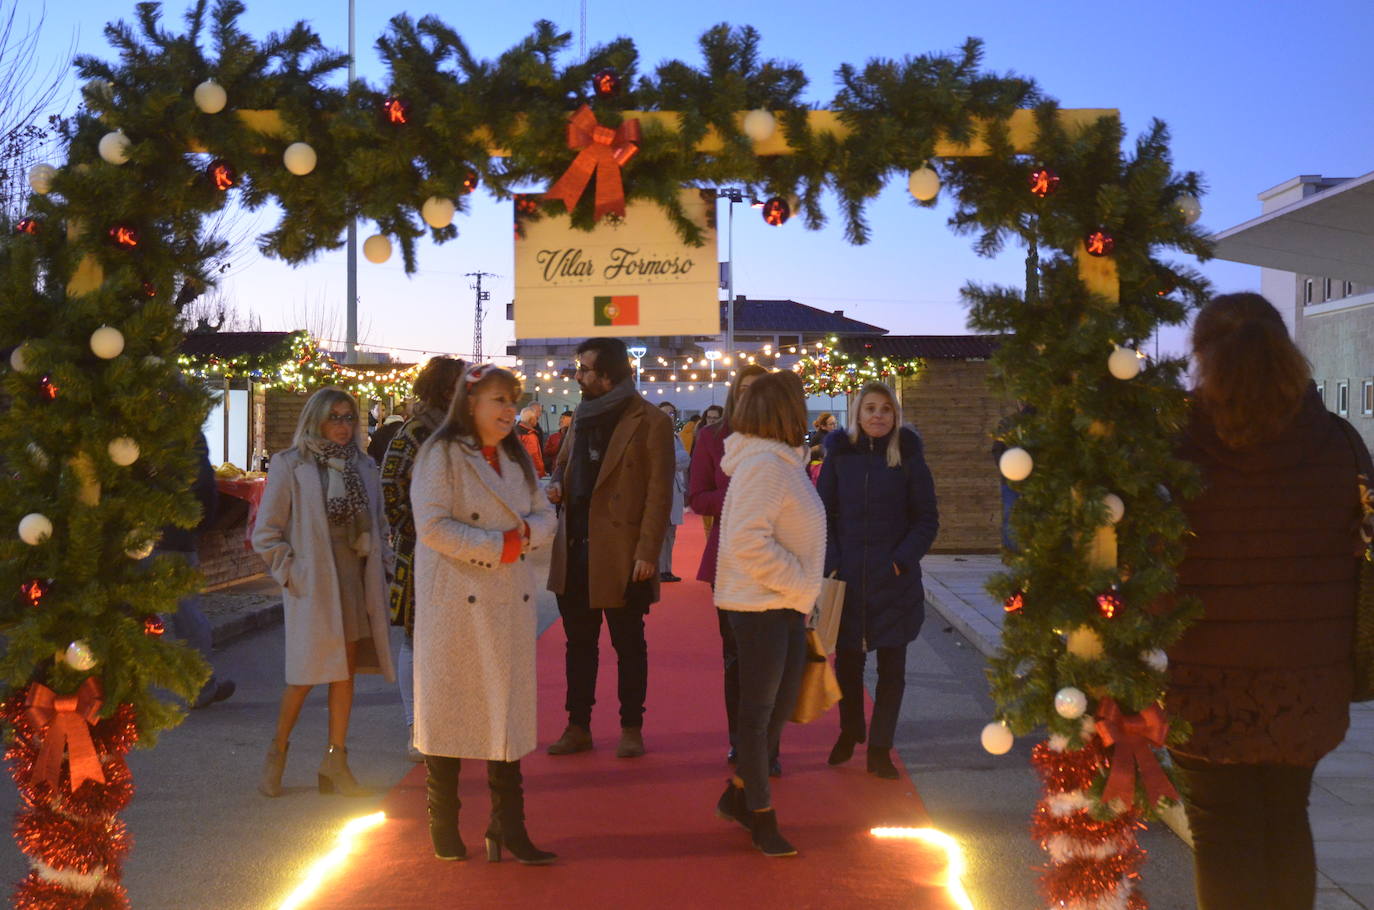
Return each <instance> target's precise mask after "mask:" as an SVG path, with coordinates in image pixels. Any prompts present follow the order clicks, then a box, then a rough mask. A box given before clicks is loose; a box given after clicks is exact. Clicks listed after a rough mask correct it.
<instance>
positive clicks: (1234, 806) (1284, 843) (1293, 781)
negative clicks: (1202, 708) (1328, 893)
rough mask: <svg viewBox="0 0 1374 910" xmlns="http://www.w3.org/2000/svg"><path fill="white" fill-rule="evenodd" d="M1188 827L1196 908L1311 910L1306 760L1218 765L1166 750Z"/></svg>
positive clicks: (1313, 883) (1313, 885) (1313, 876)
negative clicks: (1171, 755)
mask: <svg viewBox="0 0 1374 910" xmlns="http://www.w3.org/2000/svg"><path fill="white" fill-rule="evenodd" d="M1174 764H1175V765H1176V766H1177V767H1178V769H1179V771H1180V772H1181V774H1182V778H1183V783H1184V785H1185V787H1186V790H1185V795H1186V799H1185V801H1184V809H1185V810H1186V812H1187V814H1188V825H1189V827H1191V828H1192V831H1193V871H1194V878H1195V881H1196V886H1197V906H1198V910H1312V903H1313V901H1314V900H1315V897H1316V893H1317V860H1316V854H1315V851H1314V850H1313V847H1312V829H1311V827H1310V826H1309V825H1308V822H1307V797H1308V794H1309V792H1310V791H1311V789H1312V771H1313V766H1311V765H1223V764H1218V763H1214V762H1208V761H1203V760H1201V759H1196V758H1189V757H1187V756H1183V755H1178V754H1177V753H1175V754H1174Z"/></svg>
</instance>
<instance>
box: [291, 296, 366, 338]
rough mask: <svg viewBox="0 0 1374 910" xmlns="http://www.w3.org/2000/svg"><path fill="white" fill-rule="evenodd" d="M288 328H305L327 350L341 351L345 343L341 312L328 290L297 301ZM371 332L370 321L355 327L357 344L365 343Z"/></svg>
mask: <svg viewBox="0 0 1374 910" xmlns="http://www.w3.org/2000/svg"><path fill="white" fill-rule="evenodd" d="M288 328H289V330H290V331H299V330H301V329H304V330H305V331H307V332H309V333H310V335H311V337H313V338H316V339H318V340H319V342H320V346H321V347H323V348H325V349H327V350H342V348H343V346H344V341H343V340H342V339H343V337H344V331H343V315H342V307H341V305H340V303H339V302H338V301H337V300H335V299H332V298H331V297H330V295H329V292H328V290H326V289H323V288H322V289H320V290H318V291H316V292H315V293H314V295H313V296H311V297H309V298H303V299H301V300H297V301H296V304H295V306H294V307H292V309H291V317H290V326H289V327H288ZM371 334H372V320H371V319H369V320H368V321H367V323H366V324H365V325H361V326H359V327H358V343H359V344H366V343H367V339H368V337H369V336H370V335H371Z"/></svg>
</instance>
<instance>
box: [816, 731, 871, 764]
mask: <svg viewBox="0 0 1374 910" xmlns="http://www.w3.org/2000/svg"><path fill="white" fill-rule="evenodd" d="M862 741H863V740H859V739H855V738H854V737H852V736H850V735H849V734H848V733H846V732H844V731H843V730H841V731H840V738H839V739H837V740H835V747H834V748H833V749H831V750H830V757H829V758H827V759H826V760H825V761H826V764H830V765H842V764H844V763H845V762H847V761H849V760H850V759H851V758H853V757H854V747H855V746H857V745H858V744H859V743H860V742H862Z"/></svg>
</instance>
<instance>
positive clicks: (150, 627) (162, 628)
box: [143, 613, 167, 638]
mask: <svg viewBox="0 0 1374 910" xmlns="http://www.w3.org/2000/svg"><path fill="white" fill-rule="evenodd" d="M166 631H167V626H166V625H165V624H164V623H163V622H162V617H161V616H158V615H157V614H156V613H149V614H148V615H147V616H145V617H143V634H144V635H151V636H153V637H154V638H160V637H161V636H162V633H163V632H166Z"/></svg>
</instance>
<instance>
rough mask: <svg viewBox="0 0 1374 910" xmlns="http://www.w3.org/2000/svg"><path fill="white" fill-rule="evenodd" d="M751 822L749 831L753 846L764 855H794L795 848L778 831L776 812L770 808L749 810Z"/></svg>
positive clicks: (795, 853)
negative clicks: (755, 810)
mask: <svg viewBox="0 0 1374 910" xmlns="http://www.w3.org/2000/svg"><path fill="white" fill-rule="evenodd" d="M749 814H750V815H751V816H753V824H752V825H751V826H750V828H749V833H750V834H751V835H752V836H753V839H754V846H755V847H758V848H759V852H761V853H762V854H763V855H764V856H796V855H797V848H796V847H794V846H792V844H791V843H789V842H788V840H787V838H785V837H783V836H782V835H781V834H780V833H779V832H778V814H777V813H776V812H774V811H773V810H772V809H763V810H761V811H759V812H750V813H749Z"/></svg>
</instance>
